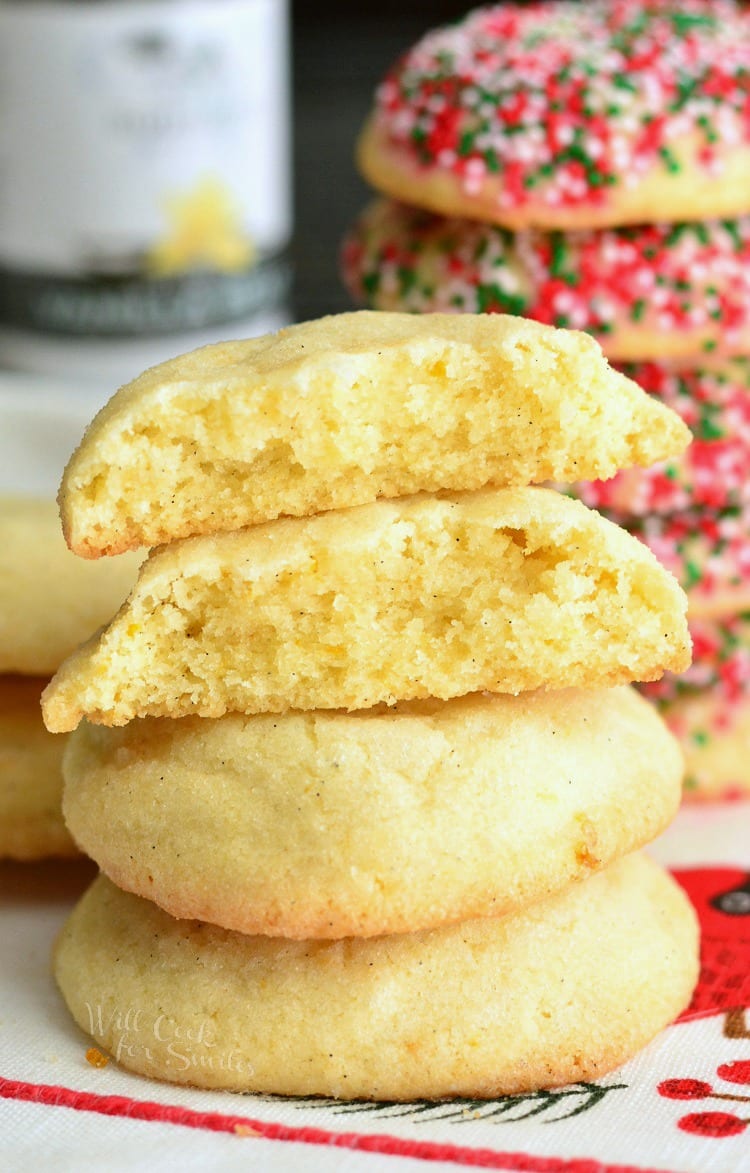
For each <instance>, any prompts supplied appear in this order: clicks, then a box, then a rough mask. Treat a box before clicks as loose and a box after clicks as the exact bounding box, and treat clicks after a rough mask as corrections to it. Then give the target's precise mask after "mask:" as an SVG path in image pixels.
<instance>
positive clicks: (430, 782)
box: [48, 686, 683, 940]
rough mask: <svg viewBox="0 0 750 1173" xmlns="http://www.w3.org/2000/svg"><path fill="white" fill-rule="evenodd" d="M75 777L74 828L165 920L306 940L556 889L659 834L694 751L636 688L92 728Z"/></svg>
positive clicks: (406, 928) (453, 915)
mask: <svg viewBox="0 0 750 1173" xmlns="http://www.w3.org/2000/svg"><path fill="white" fill-rule="evenodd" d="M48 736H49V739H50V740H52V737H51V736H50V735H48ZM64 768H65V819H66V822H67V824H68V826H69V827H70V828H71V830H72V832H73V834H74V835H75V838H76V841H77V842H78V843H79V844H80V846H81V848H82V850H84V851H85V853H86V855H88V856H90V857H91V858H92V859H93V860H95V861H96V863H97V864H98V866H99V867H100V869H101V870H102V871H103V872H105V873H106V874H107V875H108V876H109V877H110V879H111V880H112V881H113V883H115V884H117V886H118V887H120V888H123V889H125V890H126V891H129V892H135V893H136V894H138V895H140V896H144V897H146V898H147V899H148V900H152V901H154V902H155V903H156V904H158V905H159V906H160V907H161V908H163V909H164V910H165V911H166V912H168V913H170V915H171V916H176V917H180V918H194V919H196V920H202V921H208V922H209V923H210V924H215V925H222V926H223V927H224V928H227V929H233V930H236V931H238V932H242V933H262V934H263V935H266V936H274V937H277V936H281V937H287V938H296V939H306V940H309V939H313V938H326V939H334V938H341V937H352V936H354V937H370V936H378V935H380V934H382V933H398V932H414V931H416V930H417V929H423V928H430V927H435V926H437V925H439V924H447V923H449V922H452V921H458V920H463V919H466V918H467V917H475V916H487V915H490V916H498V915H500V914H503V913H506V912H509V911H511V910H513V909H515V908H522V907H524V906H525V905H527V904H530V903H533V902H534V901H535V900H538V899H541V898H542V897H544V896H546V895H549V894H551V893H552V892H554V891H559V890H561V889H563V888H564V887H566V886H567V885H568V884H570V883H573V882H576V881H579V880H581V879H583V878H584V877H586V876H588V875H590V874H592V873H593V872H595V871H598V870H600V869H601V868H604V867H607V866H608V865H609V864H610V863H612V861H613V860H615V859H618V858H620V857H621V856H622V855H625V854H627V853H628V852H630V851H634V850H636V849H637V848H640V847H642V846H644V845H645V844H646V843H648V842H650V841H651V840H652V839H654V838H655V837H656V835H658V834H659V833H660V832H661V831H662V830H664V828H665V827H666V825H667V824H668V823H669V822H670V821H671V819H672V818H673V817H674V815H675V812H676V810H677V807H678V805H679V801H680V794H681V783H682V774H683V759H682V754H681V751H680V748H679V746H678V744H677V742H676V741H675V740H674V738H673V737H672V736H671V735H670V734H669V733H668V732H667V730H666V727H665V726H664V723H663V722H662V721H661V719H660V718H659V716H658V714H657V713H656V712H655V710H654V708H653V706H651V705H649V704H648V703H647V702H646V701H645V700H644V699H643V698H642V697H640V696H639V695H638V694H637V692H635V690H633V689H632V688H630V687H628V686H623V687H621V688H604V689H591V688H585V689H566V690H563V691H555V692H543V691H535V692H524V693H521V694H520V695H519V696H516V697H513V696H503V695H502V694H499V693H471V694H470V695H469V696H465V697H459V698H456V699H454V700H450V701H429V700H427V701H410V702H404V703H402V704H399V705H395V706H393V707H392V708H386V707H385V706H378V707H377V708H374V709H367V710H363V711H359V712H356V713H343V712H338V711H337V712H326V711H325V710H321V709H317V710H314V711H312V712H304V713H302V712H291V713H286V714H284V715H279V714H259V715H256V716H253V717H248V716H244V715H240V714H237V713H227V714H226V715H225V716H224V717H222V718H220V719H219V720H215V721H206V720H203V719H202V718H200V717H194V716H193V717H183V718H182V719H180V720H177V721H175V720H170V719H169V718H150V719H149V718H144V719H142V720H139V721H131V722H129V723H128V724H127V725H125V726H123V727H122V728H119V729H107V728H104V727H102V726H97V725H90V724H88V723H87V722H85V721H84V722H83V723H82V724H81V725H80V726H79V727H78V729H77V730H76V731H75V732H74V733H72V734H71V735H70V738H69V743H68V749H67V751H66V755H65V767H64ZM280 779H283V785H280V784H279V780H280ZM519 782H521V783H522V784H519Z"/></svg>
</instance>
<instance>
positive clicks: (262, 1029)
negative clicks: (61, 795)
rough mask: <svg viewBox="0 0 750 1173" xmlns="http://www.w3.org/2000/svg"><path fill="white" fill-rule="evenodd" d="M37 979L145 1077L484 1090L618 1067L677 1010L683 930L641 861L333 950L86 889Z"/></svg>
mask: <svg viewBox="0 0 750 1173" xmlns="http://www.w3.org/2000/svg"><path fill="white" fill-rule="evenodd" d="M54 967H55V975H56V978H57V981H58V984H59V986H60V988H61V990H62V993H63V996H64V998H65V999H66V1001H67V1003H68V1005H69V1007H70V1009H71V1012H72V1014H73V1017H74V1018H75V1020H76V1021H77V1022H78V1024H79V1025H80V1026H81V1027H82V1028H83V1029H84V1030H85V1031H86V1032H88V1033H89V1034H90V1035H92V1036H93V1039H94V1042H95V1043H96V1044H97V1046H99V1047H102V1048H103V1049H105V1050H106V1051H108V1052H109V1053H110V1054H111V1055H112V1056H114V1058H115V1059H117V1061H118V1062H119V1063H121V1064H122V1065H123V1066H124V1067H127V1068H129V1069H131V1070H133V1071H137V1072H139V1073H141V1074H143V1075H148V1076H152V1077H155V1078H158V1079H165V1080H169V1081H172V1082H175V1083H181V1084H190V1085H194V1086H198V1087H205V1088H225V1089H231V1090H235V1091H247V1092H265V1093H276V1094H281V1095H326V1096H335V1097H339V1098H342V1099H357V1098H367V1099H380V1100H408V1099H417V1098H432V1099H435V1098H443V1097H451V1096H478V1097H493V1096H499V1095H508V1094H513V1093H517V1092H524V1091H529V1090H532V1089H537V1088H544V1087H552V1086H555V1085H560V1084H565V1083H572V1082H575V1081H576V1080H581V1079H586V1080H589V1079H597V1078H599V1077H600V1076H603V1075H605V1074H606V1073H607V1072H608V1071H610V1070H612V1069H613V1068H614V1067H617V1066H619V1065H620V1064H622V1063H623V1062H625V1061H626V1060H627V1059H629V1058H630V1057H632V1055H634V1054H635V1053H636V1052H637V1051H638V1050H639V1049H640V1048H641V1047H642V1046H644V1045H645V1044H646V1043H647V1042H648V1041H649V1040H650V1039H651V1038H652V1037H653V1036H654V1035H656V1034H657V1033H658V1031H659V1030H660V1029H662V1028H663V1027H664V1026H666V1025H667V1024H668V1023H669V1022H671V1021H672V1020H673V1019H674V1018H675V1017H676V1016H677V1015H678V1014H679V1013H680V1012H681V1011H682V1010H683V1009H684V1008H685V1006H686V1005H687V1003H688V1001H689V999H690V995H691V992H692V989H693V986H694V984H695V980H696V977H697V969H698V959H697V926H696V923H695V915H694V913H693V911H692V908H691V906H690V905H689V902H688V900H687V897H686V896H685V895H684V894H683V893H682V891H681V890H680V889H679V888H678V886H677V885H676V884H675V883H674V881H672V880H671V879H670V878H669V877H668V876H667V875H666V874H665V873H663V872H662V871H661V869H659V868H658V867H657V865H656V864H654V863H652V862H651V861H650V860H648V859H646V858H643V857H638V856H630V857H628V858H626V859H625V860H622V861H620V862H619V863H617V864H614V865H613V866H612V867H611V868H609V869H607V870H606V871H605V872H602V873H600V874H599V875H597V876H594V877H592V878H591V879H588V880H586V881H585V882H584V883H582V884H577V885H574V886H573V887H572V888H569V889H568V890H567V891H566V892H564V893H562V894H561V895H559V896H555V897H553V898H552V899H550V900H547V901H544V902H542V903H539V904H537V905H535V906H533V907H531V908H529V909H527V910H525V911H523V912H519V913H516V914H513V915H511V916H507V917H503V918H491V919H485V920H474V921H464V922H462V923H460V924H457V925H454V926H451V927H448V928H440V929H435V930H432V931H429V932H423V933H405V934H401V935H396V936H386V937H377V938H373V939H370V940H357V939H354V938H349V939H347V940H344V941H338V942H307V941H303V942H300V941H281V940H273V939H270V938H267V937H250V936H245V935H242V934H239V933H230V932H227V931H226V930H223V929H219V928H216V927H214V926H212V925H208V924H203V923H199V922H196V921H178V920H173V919H172V918H171V917H169V916H167V915H166V913H164V912H162V911H161V910H160V909H158V908H156V906H155V905H153V904H151V903H150V902H148V901H145V900H142V899H140V898H138V897H135V896H131V895H128V894H126V893H124V892H121V891H119V890H118V889H117V888H115V887H114V886H113V885H112V884H111V883H110V882H109V881H108V880H107V879H105V878H104V877H101V878H99V879H98V880H96V881H95V882H94V884H93V886H92V887H91V888H90V889H89V891H88V893H87V894H86V895H85V896H84V897H83V899H82V900H81V901H80V903H79V904H78V906H77V907H76V909H75V910H74V911H73V913H72V915H71V917H70V919H69V921H68V922H67V925H66V926H65V928H64V929H63V931H62V934H61V936H60V938H59V940H58V944H57V948H56V956H55V963H54ZM592 974H595V975H596V980H595V981H592Z"/></svg>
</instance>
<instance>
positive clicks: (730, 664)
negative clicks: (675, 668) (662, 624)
mask: <svg viewBox="0 0 750 1173" xmlns="http://www.w3.org/2000/svg"><path fill="white" fill-rule="evenodd" d="M688 628H689V630H690V636H691V639H692V641H693V662H692V663H691V664H690V666H689V667H688V668H687V669H686V670H685V671H684V672H681V673H680V674H679V675H675V674H673V673H672V672H665V674H664V676H662V678H661V680H655V681H651V682H650V683H647V684H642V685H641V686H640V687H641V690H642V692H643V693H644V694H645V695H646V696H647V697H649V699H650V700H653V701H656V703H657V704H658V705H659V706H665V705H669V704H671V703H672V702H673V701H675V700H678V699H679V698H681V697H687V696H695V695H696V694H697V693H704V694H708V693H710V694H711V695H712V696H714V697H715V698H716V700H717V701H718V700H720V701H721V702H722V704H723V705H724V706H725V707H726V708H727V709H728V708H730V707H731V706H732V705H735V704H744V703H745V702H746V701H748V700H750V611H740V612H738V613H737V614H729V615H721V616H719V617H717V618H705V617H704V618H701V617H694V616H692V615H691V616H689V618H688Z"/></svg>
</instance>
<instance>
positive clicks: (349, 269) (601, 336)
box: [341, 200, 750, 360]
mask: <svg viewBox="0 0 750 1173" xmlns="http://www.w3.org/2000/svg"><path fill="white" fill-rule="evenodd" d="M341 265H342V275H343V277H344V281H345V284H346V285H347V287H348V289H349V291H350V292H351V294H352V296H353V298H354V300H355V301H356V302H357V303H358V304H359V305H366V306H368V307H369V308H370V309H378V310H401V311H408V312H410V313H430V312H436V311H442V312H449V313H474V314H477V313H487V312H492V313H511V314H521V315H523V316H524V317H526V318H533V319H535V320H536V321H539V322H546V323H548V324H550V325H553V326H560V327H563V328H566V329H574V330H586V331H587V332H588V333H590V334H593V335H594V337H595V338H597V339H598V341H599V342H600V343H601V346H602V349H603V350H604V352H605V354H607V355H608V356H609V357H610V358H611V359H618V360H623V359H654V358H661V359H665V358H675V357H683V358H684V357H688V358H692V359H693V360H695V356H696V355H700V354H701V353H702V352H703V351H706V350H709V349H713V348H717V347H718V348H721V350H722V351H723V352H724V353H742V352H744V353H747V351H748V349H750V216H744V217H740V218H738V219H736V220H728V221H721V220H704V221H701V222H699V223H695V224H693V223H681V224H663V223H661V224H637V225H629V226H625V227H620V228H608V229H579V230H577V231H575V232H542V231H534V230H527V231H525V232H518V233H512V232H510V231H509V230H508V229H507V228H502V227H501V226H499V225H496V224H486V223H482V222H481V221H479V220H462V219H459V218H457V217H447V218H446V217H443V216H436V215H434V214H432V213H430V212H425V211H424V210H422V209H421V208H414V207H410V206H408V205H406V204H398V203H395V202H393V201H392V200H378V201H376V202H375V203H374V204H371V205H370V206H369V207H368V208H367V209H366V210H365V211H364V213H363V214H362V215H361V216H360V217H359V219H358V220H357V221H356V223H355V224H354V225H353V226H352V228H351V229H350V230H349V232H348V233H347V236H346V237H345V240H344V243H343V246H342V250H341Z"/></svg>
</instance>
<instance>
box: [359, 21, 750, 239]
mask: <svg viewBox="0 0 750 1173" xmlns="http://www.w3.org/2000/svg"><path fill="white" fill-rule="evenodd" d="M749 95H750V16H749V15H748V14H746V13H745V12H743V10H742V8H741V6H739V5H738V4H735V3H733V2H732V0H679V2H669V0H588V2H587V3H582V4H574V3H566V2H561V3H540V4H533V5H529V6H528V7H521V6H519V5H513V4H504V5H502V6H500V5H497V6H494V7H487V8H482V9H478V10H477V11H475V12H472V13H470V14H469V15H468V16H467V17H466V18H465V19H464V20H463V21H460V22H459V23H457V24H454V25H450V26H448V27H446V28H440V29H436V30H434V31H432V32H429V33H428V34H427V35H426V36H425V37H424V38H422V40H420V41H419V42H418V43H417V44H416V45H415V46H414V47H413V48H412V49H411V50H409V51H408V52H406V53H405V54H404V55H403V57H402V58H401V59H400V61H399V62H398V63H397V64H396V65H395V66H394V68H393V69H392V70H391V71H390V73H389V74H388V76H387V77H386V79H385V80H384V81H383V83H382V84H381V86H380V87H379V89H378V91H377V95H376V104H375V109H374V112H373V114H372V116H371V118H370V120H369V122H368V124H367V125H366V127H365V130H364V132H363V134H362V137H361V139H360V143H359V150H358V155H359V162H360V166H361V169H362V171H363V173H364V175H365V177H366V178H367V179H369V181H370V182H371V183H372V184H373V185H374V186H375V187H378V188H379V189H380V190H382V191H384V192H387V193H388V194H389V195H393V196H395V197H396V198H398V199H403V200H404V201H406V202H407V203H413V204H415V205H417V206H419V207H425V208H432V209H433V210H435V211H440V212H444V213H446V214H450V215H465V216H470V217H472V218H473V219H485V220H492V221H495V222H497V223H503V224H506V225H507V226H508V227H511V228H521V227H527V226H531V225H537V226H539V227H573V226H581V227H593V226H597V225H604V224H618V223H634V222H639V221H650V220H654V219H656V218H657V210H658V218H662V219H668V220H681V219H703V218H704V217H706V216H711V215H735V214H738V213H741V212H745V211H748V210H750V195H748V192H750V182H749V179H750V118H748V96H749ZM717 180H718V182H717Z"/></svg>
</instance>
